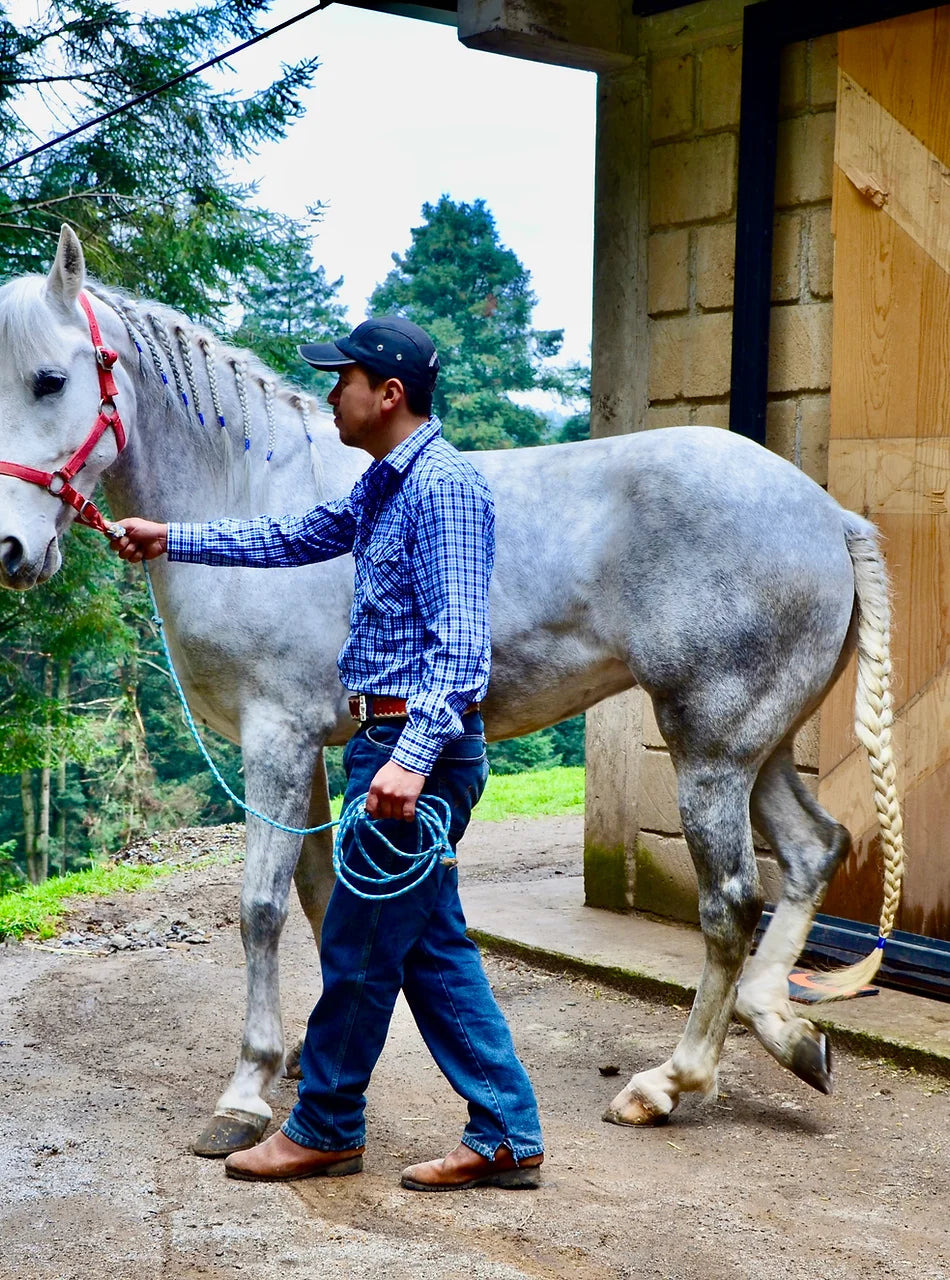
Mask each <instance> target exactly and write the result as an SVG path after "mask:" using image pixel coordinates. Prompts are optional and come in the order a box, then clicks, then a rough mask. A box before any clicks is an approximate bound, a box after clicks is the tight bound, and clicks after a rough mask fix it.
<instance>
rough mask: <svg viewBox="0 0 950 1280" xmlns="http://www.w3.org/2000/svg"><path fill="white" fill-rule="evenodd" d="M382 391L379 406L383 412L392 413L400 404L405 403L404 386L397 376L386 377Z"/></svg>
mask: <svg viewBox="0 0 950 1280" xmlns="http://www.w3.org/2000/svg"><path fill="white" fill-rule="evenodd" d="M382 392H383V398H382V404H381V407H382V410H383V412H384V413H392V412H393V411H394V410H395V409H398V408H399V406H400V405H401V404H405V403H406V388H405V387H404V386H403V385H402V382H401V381H400V380H399V379H398V378H387V379H386V381H385V383H384V384H383V387H382Z"/></svg>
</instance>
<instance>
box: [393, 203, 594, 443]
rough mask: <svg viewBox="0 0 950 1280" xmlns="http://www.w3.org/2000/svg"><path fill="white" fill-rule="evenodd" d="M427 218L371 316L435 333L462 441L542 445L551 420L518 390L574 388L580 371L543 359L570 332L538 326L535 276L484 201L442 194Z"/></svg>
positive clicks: (443, 411) (452, 419) (439, 404)
mask: <svg viewBox="0 0 950 1280" xmlns="http://www.w3.org/2000/svg"><path fill="white" fill-rule="evenodd" d="M422 216H423V217H424V219H425V222H424V223H423V224H422V225H421V226H418V227H414V228H413V230H412V244H411V245H410V246H409V248H408V249H407V251H406V253H405V254H404V255H402V256H400V255H399V254H393V261H394V263H395V267H394V269H393V270H392V271H391V272H390V273H389V275H388V276H387V277H386V279H385V280H384V281H383V282H382V284H380V285H378V286H377V288H376V289H375V290H374V292H373V295H372V297H371V299H370V308H371V311H372V312H373V314H375V315H381V314H396V315H402V316H406V317H407V318H408V319H410V320H413V321H415V323H416V324H419V325H421V326H422V327H423V328H424V329H426V330H427V331H428V332H429V333H430V334H431V336H432V339H433V341H434V342H435V345H436V348H437V350H438V352H439V361H440V364H441V373H440V374H439V380H438V383H437V385H436V392H435V404H434V407H435V411H436V413H438V415H439V416H440V417H441V418H442V419H443V421H444V422H445V430H446V435H447V436H448V438H449V439H451V440H452V442H453V443H454V444H456V445H458V446H459V447H460V448H467V449H491V448H499V447H504V446H507V445H525V444H538V443H541V442H542V441H543V440H544V439H545V438H546V433H547V423H546V420H545V419H544V417H543V416H542V415H541V414H539V413H536V412H535V411H534V410H533V409H529V408H527V407H526V406H524V405H519V404H517V403H515V402H514V401H513V400H512V399H511V397H510V393H511V392H519V391H531V390H535V389H537V388H542V389H548V390H553V391H558V392H563V393H569V392H571V391H573V389H574V382H575V379H574V378H573V374H572V373H570V372H569V371H565V370H560V371H557V370H552V369H550V368H549V367H548V366H546V365H545V363H544V362H545V361H546V360H549V359H550V358H551V357H553V356H556V355H557V354H558V352H559V351H560V349H561V343H562V341H563V337H564V333H563V330H561V329H546V330H541V329H533V328H532V327H531V313H532V310H533V308H534V305H535V302H536V299H535V296H534V294H533V293H532V292H531V277H530V275H529V273H528V271H527V270H526V269H525V267H524V266H522V264H521V262H520V261H519V260H518V257H517V255H516V254H515V253H514V252H513V251H512V250H511V249H508V248H506V247H505V246H504V245H503V244H502V243H501V241H500V239H499V236H498V230H497V228H496V226H495V220H494V218H493V216H492V213H491V211H490V210H489V209H488V207H487V205H486V204H485V202H484V201H483V200H475V201H473V203H472V204H465V203H464V202H460V203H458V204H456V203H455V202H454V201H453V200H451V199H450V198H449V197H448V196H445V195H443V196H442V197H441V199H440V200H439V201H438V203H437V204H424V205H423V206H422Z"/></svg>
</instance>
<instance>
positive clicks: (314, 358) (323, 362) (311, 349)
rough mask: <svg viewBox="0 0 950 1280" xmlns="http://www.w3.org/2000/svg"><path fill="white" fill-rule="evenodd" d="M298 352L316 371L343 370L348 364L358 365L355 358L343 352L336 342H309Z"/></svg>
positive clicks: (299, 348)
mask: <svg viewBox="0 0 950 1280" xmlns="http://www.w3.org/2000/svg"><path fill="white" fill-rule="evenodd" d="M297 350H298V351H299V352H300V355H301V357H302V358H303V359H304V360H306V362H307V364H309V365H312V366H313V368H314V369H343V368H345V367H346V365H348V364H356V361H355V360H354V359H353V357H352V356H348V355H346V354H345V353H344V352H342V351H341V350H340V348H339V347H338V346H337V345H336V343H335V342H307V343H304V345H303V346H301V347H298V348H297Z"/></svg>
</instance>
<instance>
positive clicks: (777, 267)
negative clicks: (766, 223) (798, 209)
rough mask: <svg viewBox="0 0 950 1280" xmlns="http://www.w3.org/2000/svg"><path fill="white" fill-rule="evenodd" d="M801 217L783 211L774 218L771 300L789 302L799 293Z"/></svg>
mask: <svg viewBox="0 0 950 1280" xmlns="http://www.w3.org/2000/svg"><path fill="white" fill-rule="evenodd" d="M801 249H802V219H801V215H800V214H798V213H785V214H782V215H781V216H780V217H778V218H776V219H775V233H774V238H773V241H772V301H773V302H790V301H792V300H793V299H795V298H797V297H798V296H799V294H800V293H801V262H802V255H801Z"/></svg>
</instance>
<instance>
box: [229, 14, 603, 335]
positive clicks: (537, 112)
mask: <svg viewBox="0 0 950 1280" xmlns="http://www.w3.org/2000/svg"><path fill="white" fill-rule="evenodd" d="M306 7H307V6H306V0H278V3H276V4H275V5H274V7H273V9H272V10H271V11H270V13H269V15H268V17H267V19H266V22H267V25H268V26H272V25H275V24H276V23H277V22H280V21H282V20H283V19H285V18H287V17H290V16H291V15H292V14H294V13H298V12H301V11H302V10H303V9H305V8H306ZM305 54H306V55H314V54H315V55H317V56H318V57H319V58H320V61H321V67H320V69H319V70H318V72H317V74H316V78H315V82H314V88H313V90H312V91H311V92H310V93H309V94H308V95H307V97H306V106H307V113H306V116H305V117H304V118H303V119H301V120H300V121H299V122H298V123H297V124H296V125H295V126H294V127H293V129H292V131H291V133H290V135H289V136H288V137H287V138H286V140H285V141H283V142H281V143H280V144H279V145H277V146H270V147H265V148H264V149H263V150H262V151H261V152H260V154H259V155H258V156H257V157H256V158H255V159H254V160H253V161H252V162H251V163H250V164H249V165H248V166H247V167H246V169H245V168H242V169H240V170H238V171H237V173H238V174H239V175H240V176H241V177H242V178H246V177H254V178H256V179H259V183H260V186H259V193H260V200H261V203H262V204H264V205H265V206H267V207H269V208H273V209H279V210H282V211H285V212H287V213H290V214H293V215H294V216H302V215H303V213H304V211H305V209H306V207H307V205H308V204H312V203H314V202H315V201H317V200H323V201H325V202H326V203H327V204H328V206H329V207H328V209H327V212H326V214H325V216H324V219H323V222H322V224H321V226H320V229H319V235H318V238H317V240H316V243H315V257H316V260H317V261H318V262H322V263H323V265H324V266H325V268H326V271H327V274H328V276H329V277H330V278H331V279H336V278H337V276H340V275H342V276H343V277H344V279H345V284H344V287H343V291H342V297H343V301H344V303H345V305H346V306H347V308H348V310H349V314H350V319H351V321H352V323H353V324H356V323H358V321H360V320H361V319H363V317H364V315H365V310H366V299H367V297H368V295H369V294H370V292H371V290H372V289H373V286H374V285H375V284H376V283H377V282H378V281H380V280H382V279H383V278H384V276H385V275H386V274H387V272H388V271H389V270H390V268H391V266H392V260H391V255H392V253H393V252H394V251H395V252H403V251H404V250H405V249H406V248H407V247H408V245H409V243H410V229H411V228H412V227H414V226H418V225H419V223H420V222H421V208H422V204H423V202H424V201H426V200H428V201H435V200H438V198H439V196H440V195H441V194H443V193H447V194H448V195H449V196H451V197H452V198H453V199H454V200H466V201H471V200H474V199H477V198H478V197H481V198H483V199H484V200H485V201H486V203H487V204H488V207H489V208H490V209H491V211H492V213H493V214H494V215H495V219H496V223H497V226H498V230H499V234H500V237H501V240H502V242H503V243H504V244H505V245H507V246H508V247H509V248H510V249H513V250H514V252H515V253H516V254H517V255H518V257H519V258H520V260H521V261H522V262H523V263H524V265H525V266H526V267H527V268H528V270H529V271H530V272H531V277H532V283H533V288H534V292H535V294H536V295H537V297H538V306H537V308H536V310H535V314H534V324H535V327H537V328H552V329H553V328H563V329H564V330H565V345H564V352H565V354H566V355H567V356H569V357H570V358H571V359H579V360H586V359H587V357H588V353H589V347H590V312H591V299H590V294H591V253H592V239H593V237H592V221H593V143H594V96H595V86H596V78H595V76H594V75H592V74H589V73H586V72H580V71H571V70H568V69H566V68H562V67H550V66H545V65H542V64H540V63H534V62H525V61H523V60H521V59H515V58H505V57H500V56H498V55H497V54H489V53H476V52H473V51H470V50H468V49H466V48H464V47H463V46H462V45H461V44H459V41H458V36H457V34H456V31H455V28H454V27H449V26H442V25H439V24H436V23H428V22H421V21H419V20H417V19H412V18H402V17H393V16H390V15H387V14H378V13H368V12H366V11H363V10H359V9H350V8H348V7H346V6H345V5H339V4H334V5H331V7H330V8H329V9H327V10H324V11H323V12H320V13H317V14H314V15H313V16H312V17H310V18H308V19H305V20H304V21H303V22H301V23H299V24H297V25H296V26H294V27H291V28H290V29H289V30H288V31H287V32H284V33H281V35H279V36H276V37H274V38H273V39H270V40H266V41H263V42H262V43H261V44H260V45H258V46H256V48H254V49H251V50H248V51H247V52H246V53H243V54H241V55H239V57H237V58H235V59H234V62H233V71H232V74H231V75H230V76H229V77H228V79H229V80H230V81H231V83H234V82H235V81H239V82H240V83H241V84H242V86H243V85H244V84H245V83H251V82H254V81H258V82H259V81H262V80H263V77H264V76H266V75H267V74H270V73H272V72H273V71H275V70H276V68H277V64H278V62H279V61H291V60H293V59H295V58H299V57H301V56H303V55H305Z"/></svg>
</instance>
